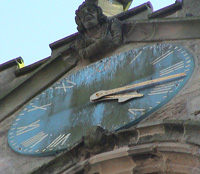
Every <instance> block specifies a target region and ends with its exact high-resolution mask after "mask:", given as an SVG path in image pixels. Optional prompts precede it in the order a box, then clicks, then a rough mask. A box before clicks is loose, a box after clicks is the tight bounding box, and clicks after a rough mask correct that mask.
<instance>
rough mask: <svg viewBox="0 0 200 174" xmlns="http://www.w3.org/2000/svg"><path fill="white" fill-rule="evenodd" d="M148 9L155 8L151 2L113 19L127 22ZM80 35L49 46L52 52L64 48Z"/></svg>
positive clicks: (76, 34)
mask: <svg viewBox="0 0 200 174" xmlns="http://www.w3.org/2000/svg"><path fill="white" fill-rule="evenodd" d="M148 8H153V7H152V4H151V2H150V1H148V2H146V3H144V4H142V5H139V6H137V7H135V8H132V9H130V10H128V11H126V12H122V13H120V14H117V15H115V16H113V17H116V18H118V19H119V20H125V19H127V18H128V17H130V15H131V16H134V15H137V14H138V13H141V12H143V11H145V10H147V9H148ZM78 35H79V33H78V32H77V33H74V34H72V35H70V36H67V37H64V38H62V39H60V40H58V41H55V42H53V43H51V44H49V47H50V48H51V49H52V50H53V49H56V48H58V47H60V46H62V45H64V44H67V43H69V42H72V41H74V40H75V39H76V38H77V37H78Z"/></svg>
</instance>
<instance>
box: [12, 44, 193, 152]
mask: <svg viewBox="0 0 200 174" xmlns="http://www.w3.org/2000/svg"><path fill="white" fill-rule="evenodd" d="M193 68H194V60H193V57H192V55H191V53H190V52H189V51H188V50H187V49H185V48H184V47H181V46H177V45H169V44H157V45H151V46H146V47H142V48H138V49H135V50H130V51H128V52H124V53H121V54H119V55H115V56H112V57H109V58H106V59H104V60H101V61H99V62H96V63H94V64H91V65H89V66H87V67H85V68H83V69H81V70H79V71H78V72H76V73H74V74H71V75H69V76H68V77H66V78H64V79H62V80H60V81H58V82H56V83H55V84H53V85H52V86H51V87H49V88H48V89H47V90H45V91H44V92H42V93H41V94H39V95H38V96H36V97H35V98H34V99H32V100H31V101H30V102H29V103H28V104H27V105H26V106H25V107H24V108H23V110H22V111H21V112H20V113H19V115H18V116H17V118H16V120H15V121H14V123H13V124H12V126H11V128H10V130H9V132H8V143H9V145H10V147H11V148H12V149H13V150H14V151H16V152H18V153H21V154H24V155H33V156H45V155H52V154H55V153H58V152H59V151H61V150H64V149H67V148H69V147H71V146H72V145H73V144H75V143H76V142H77V141H79V140H80V139H81V137H82V136H83V135H84V134H85V133H86V132H87V130H88V128H90V127H92V126H96V125H101V126H102V127H103V128H105V129H108V130H109V131H114V130H119V129H122V128H128V127H130V126H132V125H134V124H136V123H138V122H139V121H141V120H142V119H144V118H146V117H147V116H148V115H150V114H151V113H152V112H154V111H155V110H157V109H159V108H160V107H161V106H163V105H164V104H166V102H168V101H169V100H170V99H171V98H172V97H173V96H174V95H175V94H177V93H178V91H180V89H181V88H182V87H183V86H184V85H185V84H186V82H187V80H188V79H189V77H190V76H191V74H192V71H193ZM138 84H139V85H138ZM141 84H142V85H141ZM127 86H129V87H130V86H131V88H126V87H127ZM133 86H134V88H133ZM98 91H104V93H103V94H104V96H103V97H101V98H100V99H97V100H95V101H92V100H91V98H92V97H91V96H92V95H93V94H95V93H97V92H98ZM105 91H106V92H107V93H106V92H105ZM113 91H114V92H113ZM109 92H110V93H109ZM90 100H91V101H90Z"/></svg>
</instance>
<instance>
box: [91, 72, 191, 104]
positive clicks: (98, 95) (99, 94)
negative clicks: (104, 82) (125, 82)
mask: <svg viewBox="0 0 200 174" xmlns="http://www.w3.org/2000/svg"><path fill="white" fill-rule="evenodd" d="M186 75H187V74H186V73H179V74H174V75H171V76H166V77H162V78H158V79H153V80H148V81H145V82H141V83H136V84H133V85H129V86H124V87H120V88H115V89H110V90H102V91H98V92H96V93H94V94H92V95H91V96H90V101H91V102H94V101H95V100H97V99H100V98H102V97H105V96H108V95H110V94H115V93H119V92H123V91H126V90H129V89H134V88H137V87H142V86H146V85H151V84H155V83H157V82H162V81H166V80H171V79H174V78H178V77H184V76H186Z"/></svg>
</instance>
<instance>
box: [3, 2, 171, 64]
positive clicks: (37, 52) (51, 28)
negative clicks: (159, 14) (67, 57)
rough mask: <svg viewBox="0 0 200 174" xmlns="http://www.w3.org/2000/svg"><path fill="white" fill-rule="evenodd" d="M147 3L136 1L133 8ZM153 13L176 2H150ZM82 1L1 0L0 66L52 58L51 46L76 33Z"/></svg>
mask: <svg viewBox="0 0 200 174" xmlns="http://www.w3.org/2000/svg"><path fill="white" fill-rule="evenodd" d="M147 1H148V0H146V1H145V0H133V3H132V5H131V8H133V7H135V6H138V5H140V4H143V3H145V2H147ZM150 1H151V3H152V5H153V7H154V11H155V10H158V9H160V8H163V7H166V6H168V5H170V4H173V3H174V2H175V0H164V1H161V0H150ZM82 2H83V0H73V1H69V0H68V1H67V0H57V1H55V0H54V1H53V0H34V1H33V0H17V1H16V0H1V1H0V9H1V10H0V21H1V33H0V48H1V49H0V64H2V63H4V62H7V61H9V60H11V59H14V58H16V57H19V56H21V57H22V58H23V60H24V62H25V65H29V64H32V63H34V62H37V61H38V60H40V59H43V58H45V57H48V56H50V55H51V49H50V48H49V44H50V43H52V42H55V41H56V40H59V39H62V38H64V37H66V36H68V35H71V34H73V33H75V32H77V30H76V24H75V21H74V17H75V10H76V9H77V8H78V6H79V5H80V4H81V3H82Z"/></svg>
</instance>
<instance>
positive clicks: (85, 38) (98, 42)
mask: <svg viewBox="0 0 200 174" xmlns="http://www.w3.org/2000/svg"><path fill="white" fill-rule="evenodd" d="M75 20H76V23H77V25H78V27H77V29H78V31H79V34H80V36H79V38H78V39H77V40H76V43H75V48H76V51H77V52H78V54H79V55H80V57H81V58H83V59H89V60H90V61H91V62H94V61H97V60H98V59H99V58H97V57H99V55H102V54H105V53H107V52H109V51H113V50H114V49H116V48H117V47H118V46H119V45H120V44H121V43H122V27H121V23H120V21H119V20H118V19H116V18H111V19H108V18H107V17H106V16H105V15H104V14H103V13H102V9H101V8H100V7H99V6H97V4H96V1H94V0H86V1H85V2H83V4H82V5H80V6H79V8H78V10H76V18H75Z"/></svg>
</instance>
